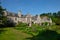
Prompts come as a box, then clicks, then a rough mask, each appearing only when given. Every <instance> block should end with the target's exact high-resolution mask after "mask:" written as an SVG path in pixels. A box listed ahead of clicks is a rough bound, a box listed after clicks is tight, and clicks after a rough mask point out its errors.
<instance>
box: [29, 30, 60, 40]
mask: <svg viewBox="0 0 60 40" xmlns="http://www.w3.org/2000/svg"><path fill="white" fill-rule="evenodd" d="M28 39H31V40H60V34H58V33H57V32H56V31H52V30H44V31H41V32H39V34H38V35H36V36H33V37H32V38H28Z"/></svg>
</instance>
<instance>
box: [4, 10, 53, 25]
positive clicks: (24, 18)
mask: <svg viewBox="0 0 60 40" xmlns="http://www.w3.org/2000/svg"><path fill="white" fill-rule="evenodd" d="M4 16H7V20H9V21H10V22H14V23H15V24H18V23H19V22H22V23H27V24H28V25H29V26H31V25H32V23H33V24H39V25H42V23H45V22H47V23H48V25H50V24H52V20H51V18H48V17H47V16H43V17H40V15H35V16H32V15H30V14H29V13H28V14H26V15H22V12H21V11H19V12H18V13H12V12H8V11H4Z"/></svg>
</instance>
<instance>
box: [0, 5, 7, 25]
mask: <svg viewBox="0 0 60 40" xmlns="http://www.w3.org/2000/svg"><path fill="white" fill-rule="evenodd" d="M4 10H6V9H4V8H2V6H0V21H2V22H0V23H2V24H0V25H1V26H2V25H3V26H4V23H5V22H6V21H7V17H6V16H4V12H3V11H4Z"/></svg>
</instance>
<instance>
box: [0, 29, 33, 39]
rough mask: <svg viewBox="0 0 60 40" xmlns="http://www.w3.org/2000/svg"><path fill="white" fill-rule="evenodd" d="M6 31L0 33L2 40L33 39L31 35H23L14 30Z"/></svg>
mask: <svg viewBox="0 0 60 40" xmlns="http://www.w3.org/2000/svg"><path fill="white" fill-rule="evenodd" d="M4 30H5V31H3V32H2V33H0V40H27V39H26V38H28V37H32V36H31V35H30V34H26V33H23V32H21V31H20V30H16V29H14V28H5V29H4Z"/></svg>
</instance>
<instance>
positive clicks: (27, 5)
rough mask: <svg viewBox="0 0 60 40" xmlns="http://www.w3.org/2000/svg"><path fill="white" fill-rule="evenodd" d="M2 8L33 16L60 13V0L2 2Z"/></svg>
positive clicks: (11, 0) (5, 0)
mask: <svg viewBox="0 0 60 40" xmlns="http://www.w3.org/2000/svg"><path fill="white" fill-rule="evenodd" d="M1 2H2V4H1V5H2V6H3V7H4V8H6V9H7V10H8V11H10V12H15V13H17V12H18V11H19V10H21V11H22V13H23V14H27V13H28V12H29V13H30V14H32V15H36V14H41V13H48V12H57V11H60V0H1Z"/></svg>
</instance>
